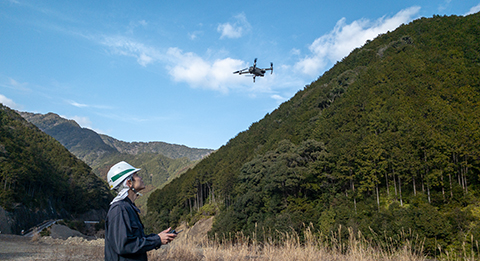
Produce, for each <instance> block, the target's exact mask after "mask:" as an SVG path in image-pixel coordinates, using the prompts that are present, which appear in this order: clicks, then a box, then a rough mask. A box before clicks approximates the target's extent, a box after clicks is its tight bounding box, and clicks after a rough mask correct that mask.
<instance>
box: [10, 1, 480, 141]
mask: <svg viewBox="0 0 480 261" xmlns="http://www.w3.org/2000/svg"><path fill="white" fill-rule="evenodd" d="M478 11H480V1H479V0H438V1H435V0H428V1H427V0H416V1H410V0H405V1H390V0H376V1H354V0H348V1H344V0H337V1H318V0H317V1H248V0H243V1H182V0H177V1H119V0H118V1H117V0H116V1H98V0H95V1H90V0H82V1H40V0H35V1H34V0H0V103H3V104H4V105H7V106H9V107H10V108H13V109H17V110H20V111H28V112H35V113H48V112H54V113H57V114H59V115H61V116H62V117H65V118H69V119H74V120H76V121H77V122H78V123H79V124H80V125H81V126H83V127H86V128H90V129H93V130H95V131H97V132H99V133H104V134H107V135H109V136H112V137H114V138H116V139H119V140H123V141H128V142H132V141H144V142H147V141H164V142H168V143H174V144H182V145H186V146H189V147H196V148H210V149H217V148H219V147H221V146H222V145H224V144H225V143H226V142H228V140H230V139H231V138H233V137H235V136H236V135H237V134H238V133H239V132H241V131H244V130H246V129H248V128H249V126H250V125H251V124H252V123H254V122H257V121H259V120H261V119H262V118H263V117H264V116H265V114H267V113H270V112H272V111H273V110H275V109H276V108H277V107H278V106H279V105H280V104H281V103H282V102H284V101H287V100H288V99H290V98H291V97H292V96H293V95H294V94H295V93H296V92H297V91H298V90H301V89H303V88H304V86H305V85H307V84H309V83H311V82H312V81H314V80H316V79H317V78H318V77H320V76H321V75H322V74H323V72H325V71H326V70H328V69H330V68H331V67H332V66H333V64H335V62H336V61H339V60H341V59H342V58H343V57H345V56H346V55H348V54H349V53H350V52H351V51H352V50H353V49H354V48H356V47H361V46H362V45H363V44H364V43H365V41H366V40H369V39H370V40H371V39H374V38H375V37H376V36H377V35H378V34H380V33H385V32H387V31H393V30H395V28H397V27H398V26H399V25H401V24H403V23H405V24H406V23H409V22H411V21H413V20H415V19H417V18H419V17H432V16H433V15H437V14H438V15H467V14H470V13H475V12H478ZM254 58H258V62H257V66H259V67H269V66H270V62H273V64H274V71H273V74H267V75H266V76H265V77H264V78H257V79H256V82H255V83H253V81H252V78H251V77H250V78H249V77H245V76H243V75H242V76H239V75H234V74H233V71H236V70H239V69H243V68H245V67H248V66H250V65H251V64H252V63H253V59H254Z"/></svg>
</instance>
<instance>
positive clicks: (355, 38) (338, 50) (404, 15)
mask: <svg viewBox="0 0 480 261" xmlns="http://www.w3.org/2000/svg"><path fill="white" fill-rule="evenodd" d="M419 11H420V7H416V6H415V7H411V8H408V9H405V10H402V11H400V12H398V13H397V14H396V15H395V16H393V17H392V18H385V17H382V18H380V19H378V20H376V21H373V22H372V21H370V20H368V19H360V20H357V21H354V22H352V23H351V24H347V23H346V19H345V18H342V19H340V20H339V21H338V22H337V24H336V25H335V28H334V29H333V30H332V31H331V32H330V33H328V34H326V35H323V36H321V37H319V38H317V39H316V40H315V41H314V42H313V43H312V44H311V45H310V46H309V50H310V52H311V54H309V55H307V56H306V57H305V58H303V59H302V60H300V61H299V62H297V63H296V64H295V69H296V70H297V71H298V72H302V73H304V74H307V75H310V76H318V75H319V74H320V73H321V71H322V70H324V69H325V67H326V66H327V65H328V64H331V63H335V62H336V61H339V60H340V59H342V58H343V57H345V56H346V55H348V54H349V53H350V52H351V51H352V50H353V49H355V48H357V47H360V46H362V45H363V44H365V42H366V40H371V39H373V38H375V37H376V36H378V35H379V34H381V33H386V32H387V31H390V30H394V29H395V28H397V27H398V26H400V25H401V24H403V23H407V22H409V21H412V20H413V19H414V17H415V16H417V14H418V12H419Z"/></svg>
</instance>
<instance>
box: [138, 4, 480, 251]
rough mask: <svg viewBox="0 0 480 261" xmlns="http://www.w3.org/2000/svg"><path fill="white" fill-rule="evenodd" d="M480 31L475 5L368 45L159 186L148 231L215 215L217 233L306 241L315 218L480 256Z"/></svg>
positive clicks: (382, 239)
mask: <svg viewBox="0 0 480 261" xmlns="http://www.w3.org/2000/svg"><path fill="white" fill-rule="evenodd" d="M311 26H315V25H311ZM479 37H480V13H476V14H473V15H469V16H465V17H463V16H460V17H459V16H450V17H440V16H434V17H432V18H428V19H427V18H421V19H418V20H415V21H413V22H412V23H410V24H408V25H402V26H400V27H399V28H397V29H396V30H395V31H393V32H388V33H385V34H382V35H379V36H378V37H377V38H376V39H374V40H372V41H368V42H366V43H365V45H364V46H363V47H361V48H357V49H355V50H353V51H352V52H351V53H350V54H349V55H348V56H347V57H345V58H343V59H342V61H339V62H338V63H336V64H335V66H334V67H333V68H331V69H330V70H329V71H327V72H325V73H324V74H323V75H322V76H321V77H319V78H318V79H317V80H315V81H314V82H312V83H311V84H309V85H307V86H305V87H304V88H302V89H301V90H300V91H299V92H297V93H296V94H295V96H294V97H292V98H291V99H290V100H289V101H287V102H285V103H283V104H281V105H280V106H279V108H277V109H276V110H275V111H273V112H272V113H270V114H267V115H266V116H265V117H264V118H263V119H261V120H260V121H259V122H255V123H253V124H252V125H251V126H250V128H249V129H248V130H246V131H244V132H241V133H239V134H238V135H237V136H236V137H234V138H232V139H231V140H230V141H229V142H228V143H227V144H226V145H225V146H222V147H221V148H220V149H219V150H218V151H216V152H215V153H213V154H211V155H210V156H208V157H207V158H205V159H204V160H202V161H201V162H200V163H199V164H197V165H196V166H195V167H194V168H192V169H190V170H189V171H187V172H186V173H185V174H183V175H182V176H180V177H179V178H177V179H175V180H173V181H172V182H170V183H169V184H168V185H166V186H165V187H164V188H163V189H160V190H157V191H154V192H153V193H152V194H151V195H150V197H149V200H148V209H149V214H148V215H147V219H146V220H147V222H146V224H147V227H150V228H153V230H155V229H158V228H159V227H160V225H161V224H162V225H165V224H169V226H176V224H177V223H178V222H179V221H180V220H182V221H183V220H187V221H188V222H193V221H195V218H198V217H199V216H202V215H205V214H210V215H211V214H215V213H216V216H215V220H214V225H213V228H212V231H211V233H212V236H213V235H215V236H216V238H221V237H222V236H221V235H222V234H224V235H226V237H229V236H231V235H234V234H235V233H236V232H240V231H241V232H242V235H248V236H251V238H252V239H253V240H262V239H264V238H268V239H270V238H274V236H272V235H271V234H269V233H268V232H274V231H280V232H286V233H291V232H292V230H295V231H296V232H298V233H299V234H300V235H299V238H303V235H302V231H303V230H304V229H305V228H306V226H309V225H312V226H313V232H314V234H315V235H317V234H318V235H324V236H325V237H326V238H329V235H336V236H335V237H334V239H335V240H339V241H342V240H345V241H346V240H348V239H349V235H350V236H353V235H359V234H360V232H361V235H362V236H363V237H365V238H366V240H367V241H368V242H375V244H376V245H378V246H387V247H389V248H388V250H387V251H391V250H392V248H393V249H404V248H409V249H413V251H418V253H425V254H427V255H430V256H441V255H443V256H448V253H447V254H445V252H444V251H445V250H448V251H451V252H449V254H450V256H452V255H454V254H455V253H458V254H459V255H458V259H461V257H460V256H462V254H465V249H468V250H467V252H468V251H471V252H472V254H473V253H474V254H475V256H478V255H479V252H480V249H479V248H478V246H477V245H475V242H477V241H478V240H480V207H479V202H480V40H479V39H480V38H479ZM299 87H300V86H299ZM347 228H348V229H351V230H350V231H349V230H347ZM262 231H263V232H267V231H268V232H267V235H262V234H261V233H262ZM349 232H350V233H349ZM217 236H218V237H217ZM255 236H257V237H256V238H255ZM280 238H284V234H282V235H281V236H280ZM322 238H323V237H322ZM326 241H327V242H328V239H327V240H326ZM406 242H410V244H406ZM327 244H328V243H327ZM333 244H334V245H336V244H337V242H336V243H333ZM462 246H463V248H462ZM390 247H392V248H390ZM342 251H349V250H348V249H344V250H342ZM462 251H463V252H462ZM468 253H469V252H468ZM469 256H470V254H469ZM472 257H473V255H472ZM454 259H455V258H454Z"/></svg>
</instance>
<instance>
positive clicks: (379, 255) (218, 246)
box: [149, 228, 427, 261]
mask: <svg viewBox="0 0 480 261" xmlns="http://www.w3.org/2000/svg"><path fill="white" fill-rule="evenodd" d="M349 232H350V237H349V240H348V242H341V240H338V238H340V237H338V236H337V234H335V233H332V235H331V236H329V237H325V236H322V235H320V236H318V235H314V234H313V233H312V230H311V229H310V228H307V229H306V230H305V231H304V234H303V236H304V240H300V236H299V235H298V234H296V233H294V232H292V233H276V236H275V237H272V236H271V237H265V238H264V242H263V243H260V242H257V241H255V240H251V239H249V238H248V237H245V236H244V235H243V234H241V233H239V234H237V235H235V236H234V237H233V239H225V238H224V239H222V240H215V241H209V240H206V239H205V238H204V239H203V240H201V241H199V240H192V239H189V238H188V237H184V238H178V239H177V240H175V241H174V242H173V243H172V244H171V245H169V246H167V247H163V248H162V249H159V250H156V251H152V252H151V253H150V254H149V260H154V261H155V260H185V261H196V260H202V261H220V260H222V261H227V260H234V261H243V260H259V261H264V260H265V261H267V260H275V261H283V260H285V261H286V260H288V261H291V260H332V261H353V260H355V261H358V260H360V261H369V260H385V261H390V260H391V261H394V260H395V261H407V260H408V261H420V260H427V259H426V257H425V256H423V255H422V254H421V250H420V251H417V250H414V247H413V244H412V242H410V241H409V240H406V241H405V243H404V244H403V245H402V246H401V247H396V248H394V247H386V248H385V247H379V246H375V245H374V244H372V243H371V242H368V241H367V240H365V239H364V238H363V237H362V235H361V234H357V235H354V233H353V232H352V230H349Z"/></svg>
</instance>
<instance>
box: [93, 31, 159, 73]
mask: <svg viewBox="0 0 480 261" xmlns="http://www.w3.org/2000/svg"><path fill="white" fill-rule="evenodd" d="M98 42H99V43H100V44H102V45H104V46H107V47H109V50H111V52H112V53H114V54H117V55H124V56H129V57H134V58H136V59H137V62H138V63H139V64H140V65H142V66H144V67H145V66H147V65H148V64H151V63H153V62H155V61H158V60H164V59H165V58H164V55H162V53H161V52H159V51H158V50H157V49H155V48H153V47H149V46H146V45H144V44H143V43H140V42H138V41H135V40H133V39H131V38H128V37H124V36H103V37H101V39H100V40H98Z"/></svg>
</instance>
